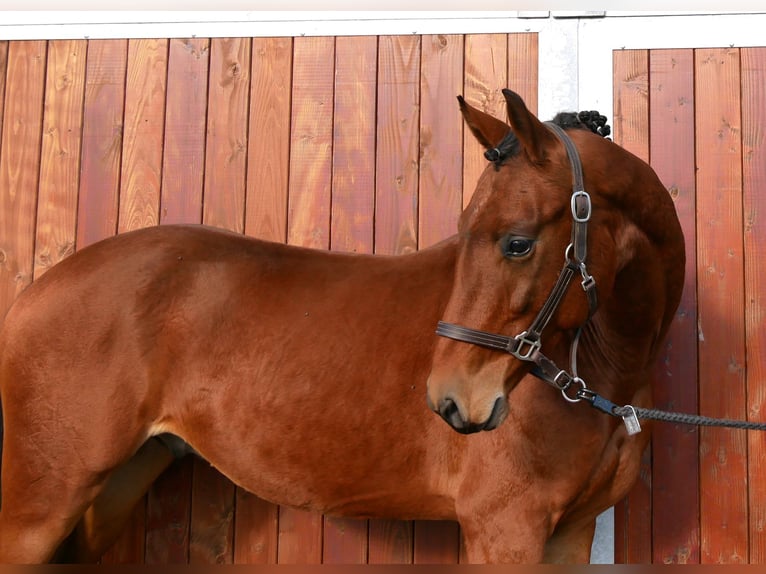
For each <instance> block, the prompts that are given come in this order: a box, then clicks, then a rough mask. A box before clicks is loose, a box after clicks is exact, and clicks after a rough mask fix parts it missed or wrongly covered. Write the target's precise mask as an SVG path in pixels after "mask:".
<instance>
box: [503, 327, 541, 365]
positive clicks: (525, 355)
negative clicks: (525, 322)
mask: <svg viewBox="0 0 766 574" xmlns="http://www.w3.org/2000/svg"><path fill="white" fill-rule="evenodd" d="M513 340H514V341H516V343H517V345H516V348H515V349H508V352H509V353H511V355H513V356H514V357H516V358H517V359H521V360H522V361H531V360H532V358H531V357H532V355H533V354H534V353H535V351H537V350H538V349H539V348H540V347H541V346H542V342H541V341H540V338H539V336H536V337H535V338H534V339H532V338H530V337H528V336H527V332H526V331H524V332H523V333H519V334H518V335H516V336H515V337H514V338H513ZM524 345H528V346H529V347H528V348H527V350H526V352H522V349H523V348H524Z"/></svg>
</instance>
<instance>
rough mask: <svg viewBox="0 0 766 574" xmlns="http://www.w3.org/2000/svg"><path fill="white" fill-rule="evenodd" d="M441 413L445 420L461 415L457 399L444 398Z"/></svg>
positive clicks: (440, 408)
mask: <svg viewBox="0 0 766 574" xmlns="http://www.w3.org/2000/svg"><path fill="white" fill-rule="evenodd" d="M439 414H440V415H441V416H442V417H443V418H444V419H445V420H450V419H451V418H452V417H453V416H455V415H458V416H460V412H459V411H458V408H457V405H456V404H455V401H453V400H452V399H450V398H447V399H444V400H443V401H442V404H441V406H440V407H439Z"/></svg>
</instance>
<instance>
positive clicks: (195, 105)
mask: <svg viewBox="0 0 766 574" xmlns="http://www.w3.org/2000/svg"><path fill="white" fill-rule="evenodd" d="M209 55H210V40H209V39H206V38H192V39H172V40H170V49H169V54H168V87H167V103H166V106H165V148H164V154H163V158H162V162H163V167H162V197H161V205H160V207H161V209H160V221H161V222H162V223H199V222H200V221H201V219H202V211H201V210H202V186H203V181H204V168H205V129H206V126H205V119H206V112H207V92H208V90H207V80H208V62H209Z"/></svg>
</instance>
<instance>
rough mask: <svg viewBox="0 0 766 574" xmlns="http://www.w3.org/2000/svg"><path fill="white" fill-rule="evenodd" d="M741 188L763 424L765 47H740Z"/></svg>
mask: <svg viewBox="0 0 766 574" xmlns="http://www.w3.org/2000/svg"><path fill="white" fill-rule="evenodd" d="M741 62H742V187H743V202H744V205H743V207H744V214H745V219H744V225H745V227H744V237H745V328H746V337H745V339H746V344H747V417H748V419H750V420H755V421H760V422H766V357H765V356H764V349H766V331H764V329H766V322H765V321H764V313H766V268H764V266H763V254H764V253H766V220H764V217H763V214H764V213H766V195H764V190H766V131H765V130H764V127H765V126H766V91H764V86H766V48H743V49H742V50H741ZM747 439H748V457H747V458H748V480H747V485H748V509H749V537H750V538H749V551H750V555H749V560H750V563H752V564H763V563H765V562H766V532H765V530H766V529H765V528H764V527H765V525H766V480H764V477H766V434H764V433H758V432H750V433H748V435H747Z"/></svg>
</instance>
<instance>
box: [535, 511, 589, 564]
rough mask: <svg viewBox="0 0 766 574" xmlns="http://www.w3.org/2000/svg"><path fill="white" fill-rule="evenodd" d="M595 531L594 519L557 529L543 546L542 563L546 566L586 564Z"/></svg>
mask: <svg viewBox="0 0 766 574" xmlns="http://www.w3.org/2000/svg"><path fill="white" fill-rule="evenodd" d="M595 530H596V521H595V519H594V520H590V521H587V522H585V523H578V524H572V525H569V524H564V525H561V526H559V527H557V528H556V530H555V531H554V533H553V535H552V536H551V537H550V539H549V540H548V542H547V543H546V544H545V558H544V561H545V562H546V563H548V564H588V563H589V562H590V553H591V546H592V545H593V534H594V532H595Z"/></svg>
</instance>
